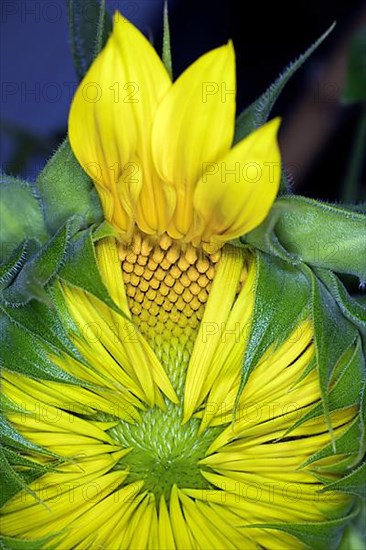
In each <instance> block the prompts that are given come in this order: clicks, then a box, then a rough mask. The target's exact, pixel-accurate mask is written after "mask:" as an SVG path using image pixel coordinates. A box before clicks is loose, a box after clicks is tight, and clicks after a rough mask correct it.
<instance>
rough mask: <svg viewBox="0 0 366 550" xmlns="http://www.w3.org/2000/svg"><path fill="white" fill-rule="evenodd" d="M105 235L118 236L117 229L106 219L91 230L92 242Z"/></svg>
mask: <svg viewBox="0 0 366 550" xmlns="http://www.w3.org/2000/svg"><path fill="white" fill-rule="evenodd" d="M106 237H113V238H118V231H116V229H114V227H112V226H111V224H110V223H108V222H107V221H106V220H104V222H102V223H101V224H100V225H98V227H96V228H95V229H94V230H93V242H94V243H96V242H98V241H100V240H101V239H105V238H106Z"/></svg>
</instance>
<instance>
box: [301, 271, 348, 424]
mask: <svg viewBox="0 0 366 550" xmlns="http://www.w3.org/2000/svg"><path fill="white" fill-rule="evenodd" d="M307 270H308V272H309V275H310V278H311V280H312V320H313V325H314V341H315V356H316V365H317V370H318V375H319V385H320V392H321V396H322V401H323V406H324V415H325V418H326V421H327V423H328V427H329V430H330V432H331V433H332V427H331V422H330V418H329V392H328V389H329V383H330V381H331V379H332V375H333V373H334V370H335V368H336V367H337V364H338V361H339V360H340V358H341V357H342V356H343V354H344V353H346V351H347V350H348V349H349V348H350V346H351V345H352V344H353V343H354V342H355V341H356V339H357V336H358V331H357V329H356V327H355V325H354V324H353V323H351V322H350V321H348V319H346V318H345V317H344V315H342V312H341V310H340V309H339V306H338V304H337V302H336V301H335V299H334V298H333V296H332V295H331V294H330V293H329V291H328V290H327V289H326V287H325V286H324V285H323V283H322V282H321V281H319V279H317V278H316V277H315V275H314V274H313V273H312V271H311V270H310V269H309V268H307Z"/></svg>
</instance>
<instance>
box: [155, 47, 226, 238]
mask: <svg viewBox="0 0 366 550" xmlns="http://www.w3.org/2000/svg"><path fill="white" fill-rule="evenodd" d="M234 117H235V56H234V49H233V46H232V43H231V42H229V43H228V44H227V45H226V46H222V47H221V48H217V49H215V50H212V51H210V52H208V53H206V54H205V55H203V56H202V57H200V58H199V59H198V60H197V61H196V62H195V63H193V64H192V65H191V66H190V67H189V68H188V69H187V70H186V71H185V72H184V73H183V74H182V75H181V76H180V77H179V78H178V80H177V81H176V82H175V83H174V84H173V86H172V88H171V89H170V90H169V92H168V93H167V94H166V96H165V97H164V99H163V100H162V102H161V104H160V105H159V108H158V111H157V115H156V118H155V121H154V126H153V133H152V151H153V159H154V163H155V165H156V168H157V170H158V173H159V175H160V177H161V179H162V180H164V181H166V182H168V183H170V184H171V185H174V187H175V189H176V193H177V204H176V210H175V215H174V223H173V225H172V227H171V229H170V230H169V232H170V234H171V236H172V237H174V238H179V237H181V236H183V235H186V234H187V232H188V229H189V227H190V225H191V223H192V220H193V210H192V198H193V190H194V186H195V184H196V182H197V180H198V179H199V178H200V176H201V174H202V169H203V167H204V166H205V163H210V162H214V161H215V160H216V159H217V158H220V157H221V156H223V155H224V154H225V153H226V152H227V151H228V150H229V148H230V145H231V142H232V138H233V131H234Z"/></svg>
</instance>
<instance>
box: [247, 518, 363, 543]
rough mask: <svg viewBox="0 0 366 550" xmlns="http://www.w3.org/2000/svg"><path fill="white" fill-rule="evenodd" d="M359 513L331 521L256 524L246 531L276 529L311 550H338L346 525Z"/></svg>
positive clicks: (249, 526)
mask: <svg viewBox="0 0 366 550" xmlns="http://www.w3.org/2000/svg"><path fill="white" fill-rule="evenodd" d="M358 513H359V511H358V510H355V511H354V512H353V513H351V514H349V515H347V516H345V517H342V518H339V519H333V520H330V521H322V522H304V523H255V524H252V525H246V526H245V529H257V528H260V529H276V530H279V531H283V532H285V533H288V534H289V535H292V536H294V537H296V538H297V539H299V540H300V541H301V542H302V543H303V544H304V545H305V546H306V547H307V548H311V550H329V549H330V548H338V545H339V543H340V540H341V538H342V531H343V528H344V526H345V525H347V523H349V522H350V521H352V520H353V519H354V518H355V517H356V516H357V515H358Z"/></svg>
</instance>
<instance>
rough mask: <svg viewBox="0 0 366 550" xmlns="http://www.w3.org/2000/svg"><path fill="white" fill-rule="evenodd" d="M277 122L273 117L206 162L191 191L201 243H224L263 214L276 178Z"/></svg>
mask: <svg viewBox="0 0 366 550" xmlns="http://www.w3.org/2000/svg"><path fill="white" fill-rule="evenodd" d="M279 124H280V119H279V118H276V119H273V120H272V121H270V122H268V123H267V124H265V125H264V126H262V127H261V128H259V129H258V130H256V131H255V132H253V133H252V134H250V135H249V136H248V137H247V138H245V139H244V140H243V141H241V142H240V143H238V144H237V145H236V146H235V147H234V148H233V149H231V151H229V153H228V154H227V155H226V156H224V157H223V158H221V160H219V161H218V162H212V163H211V164H209V165H206V168H207V169H206V173H205V174H204V175H203V176H202V178H201V179H200V181H199V182H198V184H197V187H196V191H195V194H194V207H195V210H196V212H197V214H198V222H197V228H196V231H197V234H196V235H199V236H201V238H202V240H203V242H215V243H223V242H225V241H228V240H230V239H234V238H236V237H239V236H240V235H244V234H245V233H248V232H249V231H251V230H252V229H254V228H255V227H256V226H257V225H259V224H260V223H261V222H262V221H263V220H264V218H265V217H266V216H267V214H268V212H269V210H270V208H271V206H272V203H273V201H274V200H275V198H276V195H277V192H278V187H279V183H280V176H281V157H280V151H279V147H278V143H277V139H276V134H277V131H278V127H279Z"/></svg>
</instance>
